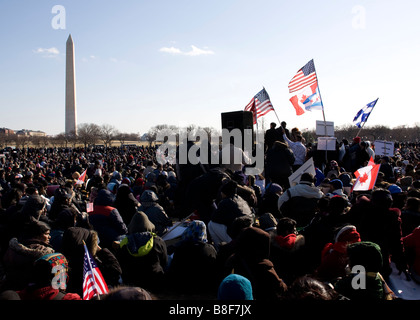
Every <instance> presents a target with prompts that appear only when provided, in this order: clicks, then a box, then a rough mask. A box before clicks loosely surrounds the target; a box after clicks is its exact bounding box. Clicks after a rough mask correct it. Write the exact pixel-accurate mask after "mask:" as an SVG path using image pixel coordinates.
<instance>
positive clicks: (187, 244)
mask: <svg viewBox="0 0 420 320" xmlns="http://www.w3.org/2000/svg"><path fill="white" fill-rule="evenodd" d="M216 258H217V252H216V249H215V248H214V247H213V245H212V244H210V243H208V240H207V229H206V225H205V224H204V222H203V221H201V220H193V221H191V222H190V223H189V224H188V226H187V228H186V229H185V230H184V232H183V233H182V236H181V240H180V242H178V243H177V244H176V245H175V248H174V252H173V259H172V261H171V263H170V265H169V268H168V271H167V279H168V281H169V283H170V285H171V289H174V290H175V291H176V292H181V293H212V292H217V285H218V281H217V275H216V272H215V270H216Z"/></svg>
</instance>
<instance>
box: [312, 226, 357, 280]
mask: <svg viewBox="0 0 420 320" xmlns="http://www.w3.org/2000/svg"><path fill="white" fill-rule="evenodd" d="M360 241H361V240H360V234H359V233H358V232H357V230H356V227H355V226H352V225H347V226H345V227H343V228H341V229H340V231H338V233H337V235H336V236H335V241H334V243H331V242H330V243H327V244H326V245H325V247H324V249H323V250H322V253H321V264H320V265H319V267H318V268H317V269H316V271H315V275H316V276H317V277H318V278H319V279H321V280H323V281H329V282H335V281H336V280H337V279H338V278H340V277H341V278H342V277H345V276H346V266H347V265H348V256H347V245H349V244H351V243H355V242H360Z"/></svg>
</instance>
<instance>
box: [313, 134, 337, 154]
mask: <svg viewBox="0 0 420 320" xmlns="http://www.w3.org/2000/svg"><path fill="white" fill-rule="evenodd" d="M336 144H337V138H336V137H318V145H317V147H316V149H317V150H327V151H335V150H336Z"/></svg>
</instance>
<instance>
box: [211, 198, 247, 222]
mask: <svg viewBox="0 0 420 320" xmlns="http://www.w3.org/2000/svg"><path fill="white" fill-rule="evenodd" d="M245 215H247V216H250V217H253V213H252V211H251V208H250V207H249V205H248V203H247V202H246V201H245V200H244V199H242V198H241V196H239V195H237V194H235V195H233V196H232V197H228V198H225V199H222V200H221V201H220V202H219V204H218V207H217V209H216V210H215V211H214V212H213V214H212V216H211V220H212V221H213V222H216V223H220V224H224V225H226V226H228V227H229V226H230V225H231V224H232V222H233V220H235V218H237V217H241V216H245Z"/></svg>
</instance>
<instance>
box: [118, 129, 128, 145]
mask: <svg viewBox="0 0 420 320" xmlns="http://www.w3.org/2000/svg"><path fill="white" fill-rule="evenodd" d="M128 138H129V134H128V133H123V132H118V133H117V134H116V135H115V139H117V140H118V141H119V142H120V144H121V146H123V145H124V144H125V142H126V141H127V140H128Z"/></svg>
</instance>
